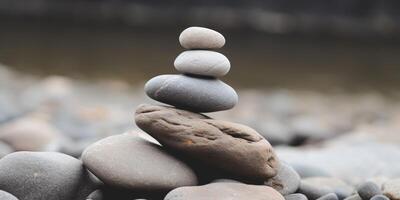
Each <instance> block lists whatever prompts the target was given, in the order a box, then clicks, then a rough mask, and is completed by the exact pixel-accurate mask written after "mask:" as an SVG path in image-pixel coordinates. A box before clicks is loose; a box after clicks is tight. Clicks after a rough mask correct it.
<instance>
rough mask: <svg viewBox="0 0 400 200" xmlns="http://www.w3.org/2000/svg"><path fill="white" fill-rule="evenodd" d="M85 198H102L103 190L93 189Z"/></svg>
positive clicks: (89, 199)
mask: <svg viewBox="0 0 400 200" xmlns="http://www.w3.org/2000/svg"><path fill="white" fill-rule="evenodd" d="M86 200H104V195H103V191H101V190H95V191H94V192H92V193H90V195H89V196H88V197H87V198H86Z"/></svg>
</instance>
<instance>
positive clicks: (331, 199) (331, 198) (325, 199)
mask: <svg viewBox="0 0 400 200" xmlns="http://www.w3.org/2000/svg"><path fill="white" fill-rule="evenodd" d="M317 200H339V198H338V196H337V195H336V194H335V193H329V194H326V195H324V196H322V197H320V198H318V199H317Z"/></svg>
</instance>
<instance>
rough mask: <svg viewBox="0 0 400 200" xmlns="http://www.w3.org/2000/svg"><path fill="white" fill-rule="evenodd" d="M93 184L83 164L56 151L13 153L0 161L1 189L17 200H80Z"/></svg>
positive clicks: (93, 187)
mask: <svg viewBox="0 0 400 200" xmlns="http://www.w3.org/2000/svg"><path fill="white" fill-rule="evenodd" d="M95 187H96V185H95V184H94V182H93V180H91V177H90V175H89V173H88V171H87V170H86V169H85V168H84V167H83V165H82V162H81V161H80V160H78V159H76V158H73V157H71V156H68V155H65V154H61V153H55V152H24V151H21V152H15V153H11V154H8V155H7V156H5V157H4V158H2V159H1V160H0V188H1V189H2V190H5V191H7V192H10V193H12V194H13V195H14V196H16V197H17V198H18V199H20V200H43V199H51V200H81V199H85V198H86V197H87V196H88V195H89V194H90V192H92V191H93V190H94V189H95Z"/></svg>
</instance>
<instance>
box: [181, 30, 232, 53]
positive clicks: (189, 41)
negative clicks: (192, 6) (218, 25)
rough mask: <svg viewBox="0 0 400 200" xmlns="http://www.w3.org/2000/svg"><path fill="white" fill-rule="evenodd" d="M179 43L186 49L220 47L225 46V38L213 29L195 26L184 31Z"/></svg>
mask: <svg viewBox="0 0 400 200" xmlns="http://www.w3.org/2000/svg"><path fill="white" fill-rule="evenodd" d="M179 43H180V44H181V45H182V47H184V48H186V49H218V48H221V47H223V46H224V44H225V38H224V36H223V35H221V33H218V32H217V31H214V30H212V29H209V28H203V27H196V26H193V27H189V28H187V29H185V30H183V31H182V33H181V34H180V35H179Z"/></svg>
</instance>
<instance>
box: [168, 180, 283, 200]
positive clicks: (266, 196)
mask: <svg viewBox="0 0 400 200" xmlns="http://www.w3.org/2000/svg"><path fill="white" fill-rule="evenodd" d="M189 199H190V200H206V199H216V200H217V199H218V200H243V199H251V200H284V198H283V196H282V195H281V194H280V193H279V192H277V191H275V190H274V189H273V188H271V187H268V186H261V185H247V184H242V183H211V184H207V185H203V186H194V187H181V188H177V189H175V190H172V191H171V192H169V193H168V194H167V196H166V197H165V198H164V200H189Z"/></svg>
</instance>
